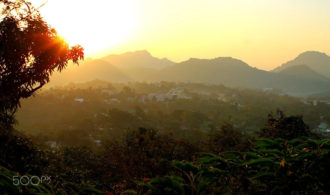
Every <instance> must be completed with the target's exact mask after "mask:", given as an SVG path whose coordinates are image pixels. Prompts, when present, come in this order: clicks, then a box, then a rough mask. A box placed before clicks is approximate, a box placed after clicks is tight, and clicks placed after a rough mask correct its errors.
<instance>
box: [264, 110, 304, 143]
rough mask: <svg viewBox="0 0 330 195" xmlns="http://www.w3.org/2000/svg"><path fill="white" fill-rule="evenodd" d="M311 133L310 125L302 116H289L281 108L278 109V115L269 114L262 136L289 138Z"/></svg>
mask: <svg viewBox="0 0 330 195" xmlns="http://www.w3.org/2000/svg"><path fill="white" fill-rule="evenodd" d="M310 134H311V133H310V131H309V127H308V126H307V125H306V124H305V122H304V121H303V119H302V116H289V117H287V116H285V114H284V113H283V111H281V110H277V111H276V116H274V115H273V114H269V115H268V120H267V125H266V127H265V128H264V129H262V132H261V136H262V137H268V138H283V139H287V140H290V139H294V138H297V137H300V136H308V135H310Z"/></svg>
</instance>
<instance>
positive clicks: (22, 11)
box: [0, 0, 84, 125]
mask: <svg viewBox="0 0 330 195" xmlns="http://www.w3.org/2000/svg"><path fill="white" fill-rule="evenodd" d="M0 7H1V10H0V11H1V18H0V94H1V96H0V122H2V123H4V124H6V125H8V124H9V125H10V124H12V123H13V115H14V113H15V111H16V109H17V106H18V105H19V101H20V99H21V98H27V97H30V96H31V95H32V94H33V93H34V92H35V91H37V90H38V89H40V88H41V87H43V86H44V85H45V84H46V83H47V82H49V77H50V75H51V74H52V73H53V72H54V71H61V70H63V69H64V68H65V67H66V66H67V64H68V61H69V60H72V61H73V62H74V63H78V60H79V59H82V58H83V56H84V53H83V49H82V47H80V46H79V45H77V46H74V47H71V48H70V47H69V45H68V44H67V43H66V42H65V41H64V40H63V39H62V38H61V37H60V36H59V35H58V34H57V33H56V31H55V30H54V29H53V28H51V27H50V26H49V25H48V24H47V23H46V22H45V21H44V20H43V18H42V17H41V16H40V14H39V12H38V10H37V9H35V8H34V7H33V6H32V5H31V3H29V2H26V1H25V0H17V1H9V0H5V1H1V2H0Z"/></svg>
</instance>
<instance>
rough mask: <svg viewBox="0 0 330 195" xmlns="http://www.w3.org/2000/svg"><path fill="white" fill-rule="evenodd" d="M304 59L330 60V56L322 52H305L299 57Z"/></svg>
mask: <svg viewBox="0 0 330 195" xmlns="http://www.w3.org/2000/svg"><path fill="white" fill-rule="evenodd" d="M302 57H326V58H329V56H328V55H327V54H326V53H323V52H320V51H305V52H303V53H301V54H299V55H298V57H296V59H297V58H302Z"/></svg>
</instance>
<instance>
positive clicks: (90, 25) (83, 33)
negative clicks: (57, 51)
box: [31, 0, 137, 55]
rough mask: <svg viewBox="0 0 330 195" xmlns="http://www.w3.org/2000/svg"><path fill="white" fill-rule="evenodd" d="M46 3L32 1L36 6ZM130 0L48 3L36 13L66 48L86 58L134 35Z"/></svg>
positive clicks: (61, 0) (58, 0)
mask: <svg viewBox="0 0 330 195" xmlns="http://www.w3.org/2000/svg"><path fill="white" fill-rule="evenodd" d="M45 1H46V0H32V1H31V2H32V3H33V5H34V6H35V7H38V6H39V5H41V4H43V3H44V2H45ZM134 8H135V7H134V4H133V2H132V1H130V0H95V1H89V0H48V2H47V3H46V4H45V5H44V6H43V7H41V8H40V9H39V10H40V12H41V14H42V16H43V17H44V18H45V20H46V21H47V22H48V23H49V24H50V25H51V26H52V27H54V28H55V29H56V31H57V32H58V34H59V35H60V36H63V37H65V40H67V41H68V43H69V45H71V46H72V45H75V44H80V45H82V46H83V47H84V49H85V53H86V54H87V55H89V54H93V53H97V52H101V51H102V50H105V49H108V48H110V47H111V46H114V45H116V44H118V43H120V42H122V41H124V40H125V39H127V38H128V37H129V36H130V35H132V34H133V32H134V30H135V29H136V27H137V14H136V10H135V9H134Z"/></svg>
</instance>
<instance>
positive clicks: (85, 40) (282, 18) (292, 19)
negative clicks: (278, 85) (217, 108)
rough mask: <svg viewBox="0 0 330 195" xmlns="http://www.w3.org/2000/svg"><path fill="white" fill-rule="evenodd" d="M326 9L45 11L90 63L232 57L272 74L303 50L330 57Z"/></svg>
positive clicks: (275, 5)
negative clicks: (119, 57) (130, 57)
mask: <svg viewBox="0 0 330 195" xmlns="http://www.w3.org/2000/svg"><path fill="white" fill-rule="evenodd" d="M44 2H45V1H44V0H32V3H33V4H34V5H36V6H39V5H41V4H42V3H44ZM142 5H143V6H142ZM329 9H330V2H329V1H325V0H318V1H306V0H304V1H284V0H280V1H276V2H275V1H270V0H267V1H257V0H254V1H246V0H238V1H214V0H208V1H187V0H185V1H180V2H178V1H173V0H170V1H157V2H155V1H151V0H144V1H143V2H141V1H137V0H123V1H120V2H119V1H101V0H99V1H95V3H94V2H93V4H91V3H88V2H87V1H76V0H71V1H67V2H65V1H62V0H56V1H54V0H49V1H48V2H47V3H46V5H44V6H43V7H41V8H40V11H41V13H42V15H43V16H44V17H45V19H46V20H47V21H48V22H49V23H50V24H51V25H52V26H53V27H55V28H56V29H57V30H58V32H59V33H60V35H62V36H64V37H65V38H67V40H69V43H71V44H77V43H79V44H81V45H82V46H83V47H85V49H86V54H87V56H89V57H94V58H95V57H102V56H105V55H108V54H111V53H124V52H126V51H136V50H148V51H149V52H150V53H152V54H153V56H156V57H159V58H164V57H166V58H168V59H169V60H172V61H175V62H180V61H184V60H186V59H189V58H190V57H194V58H214V57H219V56H231V57H234V58H238V59H241V60H243V61H245V62H246V63H248V64H250V65H252V66H255V67H257V68H260V69H264V70H271V69H273V68H275V67H277V66H279V65H281V64H282V63H283V62H286V61H289V60H291V59H293V58H295V57H296V56H297V55H298V54H300V53H302V52H304V51H311V50H313V51H321V52H325V53H327V54H328V53H330V46H329V43H330V37H329V36H328V35H329V34H330V26H329V25H325V24H327V23H328V21H329V19H330V13H329V12H328V10H329ZM93 10H97V12H96V11H93ZM59 11H60V12H61V14H60V15H59V14H58V12H59ZM107 24H108V25H107Z"/></svg>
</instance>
